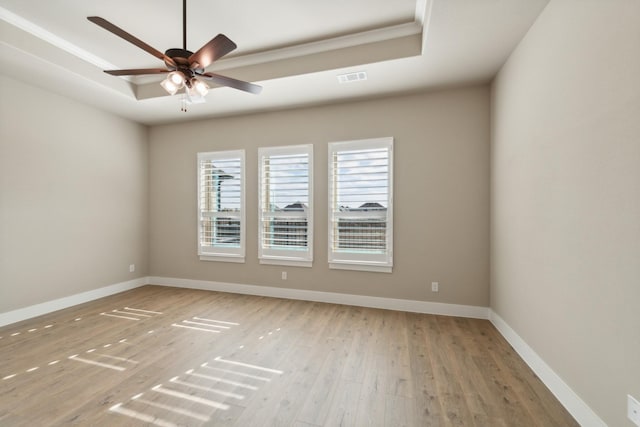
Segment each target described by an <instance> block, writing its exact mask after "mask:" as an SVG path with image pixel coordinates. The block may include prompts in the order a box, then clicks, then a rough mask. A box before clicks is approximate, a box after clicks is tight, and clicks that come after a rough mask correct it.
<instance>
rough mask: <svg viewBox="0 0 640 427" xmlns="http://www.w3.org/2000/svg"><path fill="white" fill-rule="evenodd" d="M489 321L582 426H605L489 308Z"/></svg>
mask: <svg viewBox="0 0 640 427" xmlns="http://www.w3.org/2000/svg"><path fill="white" fill-rule="evenodd" d="M489 321H490V322H491V323H492V324H493V326H495V327H496V329H497V330H498V331H499V332H500V334H502V336H503V337H504V338H505V339H506V340H507V342H508V343H509V344H511V346H512V347H513V349H514V350H515V351H516V352H517V353H518V354H519V355H520V357H522V359H523V360H524V361H525V363H526V364H527V365H529V367H530V368H531V369H532V370H533V372H535V374H536V375H537V376H538V377H539V378H540V379H541V380H542V382H543V383H544V385H546V386H547V388H548V389H549V390H550V391H551V393H553V395H554V396H555V397H556V398H557V399H558V400H559V401H560V403H561V404H562V405H563V406H564V407H565V408H566V409H567V411H569V413H570V414H571V415H572V416H573V418H575V420H576V421H577V422H578V424H580V425H581V426H583V427H607V424H606V423H605V422H604V421H602V419H600V417H598V415H596V413H595V412H593V410H592V409H591V408H590V407H589V405H587V404H586V403H585V402H584V401H583V400H582V399H581V398H580V396H578V395H577V394H576V393H575V392H574V391H573V390H572V389H571V387H569V386H568V385H567V383H565V382H564V381H563V380H562V378H561V377H560V376H559V375H558V374H556V373H555V372H554V371H553V369H551V367H550V366H549V365H547V363H546V362H545V361H544V360H543V359H542V358H541V357H540V356H539V355H538V354H537V353H536V352H535V351H534V350H533V349H532V348H531V347H530V346H529V344H527V343H526V341H525V340H523V339H522V338H521V337H520V336H519V335H518V334H517V333H516V331H514V330H513V329H512V328H511V326H509V325H508V324H507V322H505V321H504V320H503V319H502V318H501V317H500V316H499V315H498V314H497V313H496V312H495V311H493V310H491V309H489Z"/></svg>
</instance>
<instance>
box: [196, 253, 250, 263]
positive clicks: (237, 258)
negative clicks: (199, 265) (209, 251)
mask: <svg viewBox="0 0 640 427" xmlns="http://www.w3.org/2000/svg"><path fill="white" fill-rule="evenodd" d="M200 261H216V262H237V263H240V264H242V263H244V261H245V257H244V256H243V255H233V254H232V255H222V254H218V255H200Z"/></svg>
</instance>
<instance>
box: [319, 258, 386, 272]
mask: <svg viewBox="0 0 640 427" xmlns="http://www.w3.org/2000/svg"><path fill="white" fill-rule="evenodd" d="M329 268H330V269H331V270H353V271H371V272H374V273H393V267H390V266H388V265H385V264H382V263H381V265H376V264H372V263H365V262H362V263H357V262H347V261H340V262H338V261H331V262H329Z"/></svg>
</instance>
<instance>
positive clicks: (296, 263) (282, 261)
mask: <svg viewBox="0 0 640 427" xmlns="http://www.w3.org/2000/svg"><path fill="white" fill-rule="evenodd" d="M260 264H265V265H287V266H289V267H313V261H300V260H299V259H297V258H293V259H292V258H284V257H281V258H278V257H265V256H263V257H262V258H260Z"/></svg>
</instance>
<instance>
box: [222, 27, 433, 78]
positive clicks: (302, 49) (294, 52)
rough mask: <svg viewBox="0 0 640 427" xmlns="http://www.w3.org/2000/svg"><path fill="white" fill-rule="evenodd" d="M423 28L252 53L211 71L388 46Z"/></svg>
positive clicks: (384, 30)
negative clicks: (387, 44)
mask: <svg viewBox="0 0 640 427" xmlns="http://www.w3.org/2000/svg"><path fill="white" fill-rule="evenodd" d="M422 31H423V28H422V25H421V23H419V22H405V23H402V24H396V25H391V26H388V27H382V28H374V29H373V30H368V31H363V32H360V33H354V34H347V35H344V36H338V37H334V38H330V39H326V40H320V41H315V42H309V43H303V44H298V45H294V46H288V47H283V48H280V49H272V50H268V51H264V52H255V53H248V54H245V55H241V56H232V57H231V58H225V59H222V60H220V61H216V62H215V64H214V65H212V66H211V67H209V70H210V71H221V70H226V69H229V68H240V67H247V66H251V65H256V64H264V63H267V62H273V61H281V60H285V59H290V58H298V57H301V56H307V55H314V54H318V53H324V52H330V51H334V50H339V49H347V48H350V47H354V46H361V45H364V44H370V43H378V42H384V41H387V40H393V39H398V38H401V37H408V36H413V35H416V34H421V33H422Z"/></svg>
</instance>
